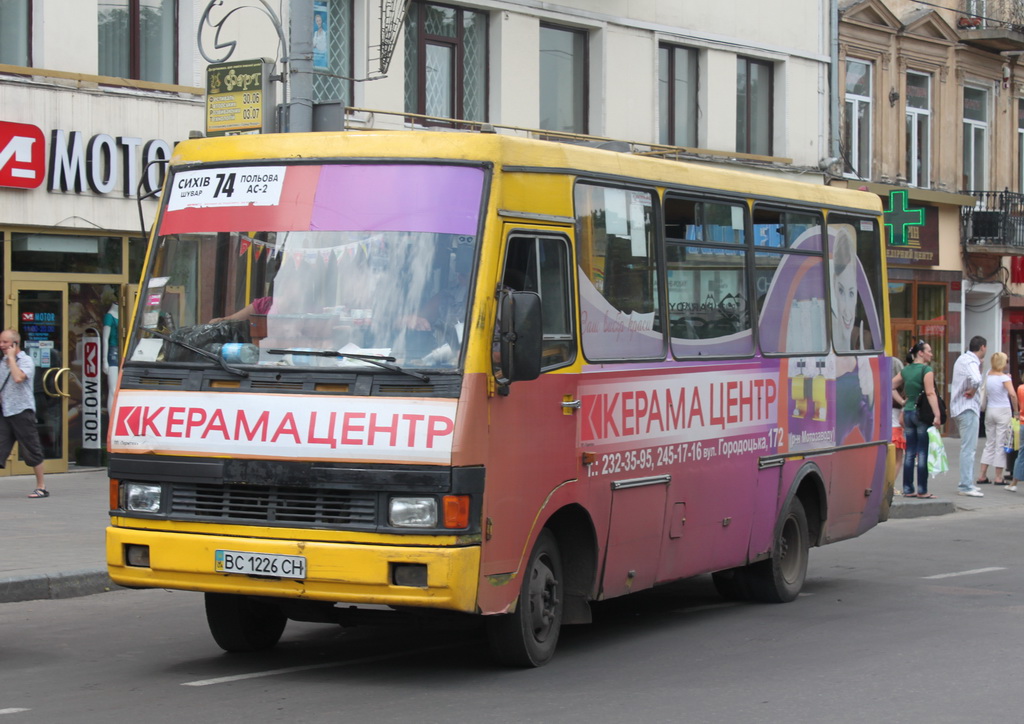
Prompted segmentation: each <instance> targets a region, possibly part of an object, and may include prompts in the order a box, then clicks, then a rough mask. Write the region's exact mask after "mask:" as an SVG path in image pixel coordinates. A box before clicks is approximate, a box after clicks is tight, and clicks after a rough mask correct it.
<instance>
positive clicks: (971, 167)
mask: <svg viewBox="0 0 1024 724" xmlns="http://www.w3.org/2000/svg"><path fill="white" fill-rule="evenodd" d="M968 90H972V91H978V92H980V93H983V94H984V110H985V120H983V121H981V120H975V119H971V118H967V117H966V116H963V138H962V140H963V149H962V151H963V185H964V187H963V188H962V189H961V191H984V190H985V189H986V188H987V185H988V170H989V157H988V145H989V141H988V139H989V121H988V119H989V118H990V116H991V114H990V112H989V111H990V107H989V104H990V103H991V100H990V97H991V94H990V93H989V89H988V88H984V87H977V86H964V102H965V103H966V100H967V91H968ZM962 110H963V109H962V108H961V111H962ZM979 134H980V135H979ZM979 151H980V153H981V169H980V171H979V170H978V168H977V166H978V164H977V155H978V153H979ZM978 176H980V177H981V178H978Z"/></svg>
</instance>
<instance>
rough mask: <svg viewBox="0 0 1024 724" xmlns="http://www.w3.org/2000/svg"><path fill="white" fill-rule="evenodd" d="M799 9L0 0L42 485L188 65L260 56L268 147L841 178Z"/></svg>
mask: <svg viewBox="0 0 1024 724" xmlns="http://www.w3.org/2000/svg"><path fill="white" fill-rule="evenodd" d="M808 5H809V4H808V3H807V2H806V0H801V1H798V0H779V1H778V2H774V3H772V8H771V12H765V11H764V4H763V2H761V1H760V0H736V1H735V2H732V3H728V4H719V5H715V4H707V5H703V4H695V3H680V2H672V1H669V0H655V1H652V2H645V3H636V2H630V1H629V0H600V1H599V2H595V1H594V0H565V1H564V2H559V3H550V2H540V1H539V0H478V1H474V2H465V3H456V2H430V1H427V0H413V2H411V3H409V4H408V11H407V12H403V11H404V10H405V3H403V2H401V1H400V0H273V1H271V0H268V1H266V2H265V1H264V0H227V2H223V3H221V2H216V1H207V0H104V1H103V2H99V0H45V2H44V1H43V0H8V1H7V2H4V3H2V4H0V241H2V242H3V262H2V267H0V273H2V277H3V292H4V297H3V298H4V307H3V313H4V320H3V321H4V326H5V327H15V328H18V329H19V330H20V331H21V333H22V335H23V338H24V347H25V348H26V350H27V351H29V352H30V353H31V354H32V355H33V357H34V359H35V361H36V364H37V370H38V373H37V378H36V391H37V401H38V408H39V416H38V417H39V426H40V432H41V434H42V437H43V440H44V445H45V447H46V456H47V463H46V464H47V468H48V470H51V471H58V470H63V469H66V468H67V466H68V465H75V464H86V465H88V464H97V463H98V462H101V461H102V453H103V450H102V446H103V440H104V439H105V436H104V434H103V424H104V411H105V409H106V407H107V404H108V400H107V396H106V391H107V390H108V389H109V388H110V386H111V383H112V381H113V380H115V379H116V374H117V365H116V360H117V357H116V348H117V346H118V340H119V331H120V330H119V324H118V322H119V318H120V314H119V313H118V312H119V311H120V310H125V315H124V316H127V310H126V309H125V308H126V307H128V306H130V305H131V304H132V303H133V300H134V297H135V292H136V288H135V285H136V283H137V280H138V279H139V277H140V274H141V271H142V269H141V259H142V257H143V253H144V248H145V235H146V228H147V227H148V226H149V224H151V223H152V221H153V216H154V213H155V211H156V200H155V195H156V194H158V192H159V188H160V185H161V182H162V179H163V170H162V169H163V166H162V165H161V161H163V160H166V159H167V158H168V157H169V156H170V154H171V153H172V152H173V147H174V144H175V143H176V142H177V141H179V140H182V139H184V138H187V137H189V136H190V135H195V134H197V133H203V132H205V131H206V130H207V122H208V120H209V119H208V116H207V109H206V98H205V96H206V82H207V67H208V65H209V64H211V63H220V62H224V61H240V60H248V59H260V58H266V59H268V62H269V64H270V67H271V75H272V77H273V78H274V80H273V81H272V85H273V90H274V93H275V95H276V97H277V100H278V102H279V106H280V107H279V108H278V109H274V108H271V109H269V112H270V113H272V114H273V118H272V119H270V126H271V127H273V128H276V129H278V130H281V131H298V130H345V129H355V128H384V129H404V128H413V127H428V128H434V129H436V130H438V131H439V132H441V131H446V130H474V129H481V128H484V127H485V126H486V127H489V128H488V130H491V129H493V130H496V131H497V132H499V133H511V134H520V135H530V136H542V137H548V138H555V139H562V140H566V141H569V142H595V141H594V140H593V139H595V138H598V139H617V140H621V141H624V142H626V143H625V144H623V145H622V146H620V147H622V148H627V147H632V148H634V149H640V150H645V151H650V152H656V153H663V154H665V155H668V156H672V157H679V158H686V159H691V160H696V161H698V162H704V163H716V164H727V165H740V166H745V167H749V168H754V169H756V170H758V171H760V172H763V173H766V174H779V175H785V176H795V177H798V178H801V179H804V180H807V181H808V182H810V183H823V182H825V181H826V180H828V179H829V178H830V175H829V174H830V173H831V174H833V175H835V176H836V177H840V176H841V175H842V174H841V164H840V162H839V158H838V153H837V148H838V145H837V143H836V140H837V138H838V131H839V128H838V119H839V115H838V113H837V112H836V111H837V108H838V106H837V102H838V101H837V98H836V96H835V95H834V94H833V93H831V92H830V90H831V88H832V87H833V86H834V85H835V83H836V82H837V79H838V74H837V72H836V70H837V67H838V65H837V57H838V52H839V47H838V45H837V44H836V43H835V42H834V38H835V32H834V30H835V27H836V25H835V23H836V19H837V17H838V7H837V6H836V4H835V2H834V1H833V0H816V1H814V2H812V3H810V9H811V10H812V12H808ZM68 38H73V39H74V40H73V42H69V41H68ZM947 40H948V42H950V43H953V42H955V38H954V37H952V36H951V37H950V38H948V39H947ZM950 271H952V268H951V270H950ZM111 350H113V351H111ZM4 471H5V473H7V474H10V473H24V472H27V468H26V467H25V466H24V464H23V463H20V462H18V460H17V459H16V458H15V459H14V460H13V461H12V464H10V465H7V466H6V467H5V468H4Z"/></svg>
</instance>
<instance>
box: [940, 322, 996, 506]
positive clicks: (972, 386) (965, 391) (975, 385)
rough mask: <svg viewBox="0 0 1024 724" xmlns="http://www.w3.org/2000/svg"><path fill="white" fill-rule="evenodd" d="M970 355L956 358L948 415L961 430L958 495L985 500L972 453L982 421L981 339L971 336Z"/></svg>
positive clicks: (982, 345) (975, 446)
mask: <svg viewBox="0 0 1024 724" xmlns="http://www.w3.org/2000/svg"><path fill="white" fill-rule="evenodd" d="M968 349H969V350H970V351H969V352H965V353H963V354H961V355H960V356H959V357H957V360H956V364H954V365H953V381H952V383H951V385H950V388H951V393H950V394H951V396H950V399H949V414H950V415H951V416H952V417H953V419H954V420H956V426H957V429H959V430H960V483H959V484H958V485H957V495H967V496H970V497H972V498H981V497H984V495H985V494H984V493H983V492H981V490H980V489H979V488H978V486H977V485H976V484H975V482H974V481H975V477H974V454H975V452H976V450H977V447H978V420H979V419H980V418H981V397H980V396H979V394H978V390H979V388H980V387H981V360H983V359H985V350H986V349H988V342H987V341H986V340H985V338H984V337H981V336H974V337H971V341H970V344H969V345H968Z"/></svg>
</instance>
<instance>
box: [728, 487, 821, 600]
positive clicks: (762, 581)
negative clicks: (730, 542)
mask: <svg viewBox="0 0 1024 724" xmlns="http://www.w3.org/2000/svg"><path fill="white" fill-rule="evenodd" d="M810 543H811V536H810V533H809V532H808V527H807V513H806V512H805V511H804V506H803V504H802V503H801V502H800V499H799V498H793V501H792V502H791V503H790V504H789V509H788V510H787V511H786V514H785V517H784V518H783V520H782V526H781V527H780V528H779V533H778V535H777V536H776V538H775V542H774V544H773V546H772V557H771V558H770V559H768V560H766V561H761V562H759V563H755V564H753V565H751V566H748V567H747V570H746V571H745V572H744V573H745V577H746V579H747V583H748V585H749V586H750V593H751V596H752V597H753V598H754V600H755V601H763V602H766V603H788V602H789V601H792V600H793V599H794V598H796V597H797V596H798V595H799V594H800V590H801V589H802V588H803V587H804V579H805V578H806V577H807V559H808V551H809V550H810V547H811V546H810Z"/></svg>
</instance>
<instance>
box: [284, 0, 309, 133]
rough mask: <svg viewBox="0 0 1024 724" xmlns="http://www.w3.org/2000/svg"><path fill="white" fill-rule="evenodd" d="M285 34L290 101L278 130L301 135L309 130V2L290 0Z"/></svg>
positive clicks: (307, 0)
mask: <svg viewBox="0 0 1024 724" xmlns="http://www.w3.org/2000/svg"><path fill="white" fill-rule="evenodd" d="M288 35H289V38H290V41H291V42H290V43H289V48H290V50H291V54H290V55H291V57H290V58H289V63H288V73H289V76H290V77H289V86H290V90H291V99H290V101H289V103H288V108H287V110H286V121H285V127H284V128H283V129H282V130H283V131H286V132H288V133H302V132H305V131H312V130H313V0H291V5H290V6H289V12H288Z"/></svg>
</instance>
